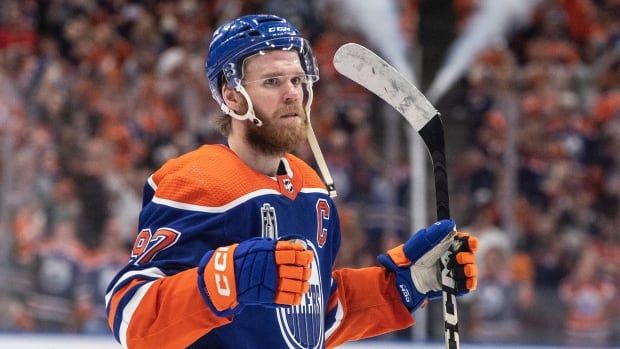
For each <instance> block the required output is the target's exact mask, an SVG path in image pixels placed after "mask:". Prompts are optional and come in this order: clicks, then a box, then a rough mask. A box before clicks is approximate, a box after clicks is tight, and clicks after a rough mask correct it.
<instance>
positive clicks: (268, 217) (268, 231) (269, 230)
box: [260, 204, 278, 240]
mask: <svg viewBox="0 0 620 349" xmlns="http://www.w3.org/2000/svg"><path fill="white" fill-rule="evenodd" d="M260 214H261V219H262V230H261V231H262V232H261V236H262V237H264V238H269V239H274V240H275V239H277V238H278V222H277V220H276V210H275V208H273V206H271V205H270V204H263V206H262V207H261V209H260Z"/></svg>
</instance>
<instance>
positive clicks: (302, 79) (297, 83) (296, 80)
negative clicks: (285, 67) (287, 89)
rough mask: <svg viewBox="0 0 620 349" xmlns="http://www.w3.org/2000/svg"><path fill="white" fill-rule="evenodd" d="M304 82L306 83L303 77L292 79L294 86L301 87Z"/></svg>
mask: <svg viewBox="0 0 620 349" xmlns="http://www.w3.org/2000/svg"><path fill="white" fill-rule="evenodd" d="M303 82H304V78H303V76H301V75H298V76H294V77H292V78H291V84H293V86H299V85H300V84H301V83H303Z"/></svg>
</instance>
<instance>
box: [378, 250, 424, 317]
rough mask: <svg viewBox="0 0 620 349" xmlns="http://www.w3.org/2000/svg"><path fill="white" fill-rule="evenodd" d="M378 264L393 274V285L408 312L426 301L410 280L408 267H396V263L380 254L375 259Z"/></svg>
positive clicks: (385, 255)
mask: <svg viewBox="0 0 620 349" xmlns="http://www.w3.org/2000/svg"><path fill="white" fill-rule="evenodd" d="M377 260H378V261H379V263H381V264H382V265H383V266H384V267H386V268H387V269H388V270H390V271H392V272H394V275H395V279H394V281H395V284H396V289H397V290H398V293H399V294H400V299H401V300H402V302H403V304H404V305H405V307H407V309H408V310H409V312H411V313H412V312H414V311H415V310H416V309H418V307H420V305H422V303H423V302H424V300H425V299H426V296H425V295H424V294H422V293H420V292H419V291H418V290H417V289H416V288H415V285H414V284H413V280H411V271H410V268H409V267H398V266H397V265H396V263H394V261H393V260H392V258H390V256H388V255H387V254H381V255H379V256H378V257H377Z"/></svg>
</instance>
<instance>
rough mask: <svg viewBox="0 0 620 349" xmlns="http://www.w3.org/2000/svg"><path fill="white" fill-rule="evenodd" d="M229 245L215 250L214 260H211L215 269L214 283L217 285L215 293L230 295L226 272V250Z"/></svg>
mask: <svg viewBox="0 0 620 349" xmlns="http://www.w3.org/2000/svg"><path fill="white" fill-rule="evenodd" d="M229 248H230V246H226V247H220V248H218V249H217V250H215V256H213V258H215V260H214V261H213V268H214V269H215V285H216V286H217V293H219V294H220V295H221V296H224V297H228V296H230V293H231V292H230V284H229V283H228V276H227V275H226V274H225V272H226V267H227V265H226V257H227V256H228V250H229Z"/></svg>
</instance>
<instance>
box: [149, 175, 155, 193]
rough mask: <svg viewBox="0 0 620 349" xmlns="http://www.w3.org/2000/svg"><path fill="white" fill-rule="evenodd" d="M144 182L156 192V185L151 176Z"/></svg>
mask: <svg viewBox="0 0 620 349" xmlns="http://www.w3.org/2000/svg"><path fill="white" fill-rule="evenodd" d="M146 182H147V183H148V184H149V186H150V187H151V188H153V190H154V191H157V184H155V180H153V175H151V176H149V178H148V179H147V180H146Z"/></svg>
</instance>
